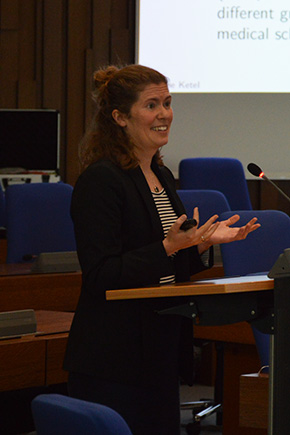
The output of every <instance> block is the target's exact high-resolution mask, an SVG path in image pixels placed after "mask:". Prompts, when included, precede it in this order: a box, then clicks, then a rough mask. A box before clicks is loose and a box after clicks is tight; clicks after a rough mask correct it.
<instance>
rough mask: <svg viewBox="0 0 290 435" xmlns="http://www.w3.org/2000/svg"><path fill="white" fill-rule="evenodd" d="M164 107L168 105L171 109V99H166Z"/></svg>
mask: <svg viewBox="0 0 290 435" xmlns="http://www.w3.org/2000/svg"><path fill="white" fill-rule="evenodd" d="M164 107H166V109H170V107H171V101H166V103H164Z"/></svg>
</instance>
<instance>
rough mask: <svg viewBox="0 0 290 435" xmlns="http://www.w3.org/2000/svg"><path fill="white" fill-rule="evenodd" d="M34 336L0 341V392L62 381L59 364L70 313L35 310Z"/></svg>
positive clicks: (63, 379) (63, 374)
mask: <svg viewBox="0 0 290 435" xmlns="http://www.w3.org/2000/svg"><path fill="white" fill-rule="evenodd" d="M35 314H36V319H37V334H40V335H37V334H36V335H29V336H23V337H21V338H13V339H6V340H0V391H9V390H19V389H21V388H29V387H39V386H46V385H52V384H56V383H62V382H66V380H67V372H65V371H63V369H62V363H63V357H64V352H65V349H66V343H67V338H68V331H69V329H70V326H71V322H72V319H73V313H59V312H55V311H52V312H47V311H36V313H35Z"/></svg>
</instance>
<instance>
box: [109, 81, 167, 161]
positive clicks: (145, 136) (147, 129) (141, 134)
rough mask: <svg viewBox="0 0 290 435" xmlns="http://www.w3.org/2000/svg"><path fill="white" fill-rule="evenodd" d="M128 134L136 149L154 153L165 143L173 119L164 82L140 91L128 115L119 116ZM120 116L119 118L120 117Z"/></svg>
mask: <svg viewBox="0 0 290 435" xmlns="http://www.w3.org/2000/svg"><path fill="white" fill-rule="evenodd" d="M121 118H122V121H121V122H123V124H121V123H120V122H118V120H117V119H116V120H117V122H118V123H119V125H121V126H122V127H124V128H125V130H126V132H127V134H128V136H129V137H130V138H131V139H132V141H133V142H134V144H135V146H136V147H137V148H138V149H142V150H148V151H149V149H152V151H154V153H155V152H156V150H157V149H158V148H160V147H162V146H163V145H165V144H167V142H168V138H169V131H170V126H171V123H172V119H173V111H172V108H171V95H170V94H169V91H168V87H167V85H166V84H165V83H160V84H158V85H155V84H151V85H148V86H146V87H145V89H144V90H143V91H142V92H140V94H139V98H138V100H137V101H136V103H134V104H133V105H132V107H131V110H130V114H129V116H125V115H122V116H121ZM121 118H120V119H121Z"/></svg>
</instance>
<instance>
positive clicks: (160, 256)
mask: <svg viewBox="0 0 290 435" xmlns="http://www.w3.org/2000/svg"><path fill="white" fill-rule="evenodd" d="M94 80H95V86H96V92H95V101H96V103H97V109H96V114H95V117H94V120H93V124H92V127H91V129H90V130H89V132H88V133H87V134H86V136H85V138H84V141H83V151H82V159H81V160H82V164H83V168H84V171H83V173H82V174H81V176H80V177H79V180H78V181H77V183H76V186H75V189H74V193H73V199H72V207H71V213H72V218H73V221H74V226H75V234H76V241H77V250H78V255H79V260H80V264H81V267H82V272H83V285H82V291H81V296H80V300H79V303H78V307H77V310H76V313H75V317H74V321H73V325H72V328H71V332H70V336H69V341H68V347H67V352H66V357H65V363H64V367H65V369H67V370H68V371H69V382H68V386H69V393H70V395H72V396H74V397H78V398H81V399H84V400H89V401H95V402H99V403H103V404H105V405H107V406H110V407H112V408H114V409H115V410H116V411H118V412H119V413H120V414H121V415H122V416H123V417H124V418H125V420H126V421H127V423H128V424H129V426H130V428H131V430H132V432H133V434H134V435H139V434H148V435H149V434H150V435H152V434H158V435H162V434H169V435H174V434H178V433H179V431H180V429H179V379H180V376H182V377H183V379H185V380H186V381H187V382H188V383H189V384H192V382H193V337H192V333H193V328H192V323H191V321H190V320H189V319H183V318H181V317H179V316H160V315H158V314H157V313H156V311H158V310H159V309H163V308H166V307H169V306H171V304H172V303H173V302H172V300H171V299H170V298H168V299H162V300H146V301H144V300H143V301H142V300H140V301H139V300H132V301H114V302H112V301H111V302H109V301H108V302H107V301H106V299H105V292H106V290H108V289H119V288H134V287H141V286H148V285H153V284H154V285H156V284H159V283H160V284H162V283H170V282H180V281H188V280H189V279H190V276H191V275H192V274H194V273H197V272H199V271H201V270H203V269H205V268H206V267H208V266H210V265H211V264H212V252H211V251H212V250H211V249H209V248H210V247H211V246H212V245H213V244H215V243H226V242H230V241H233V240H239V239H242V238H245V237H246V236H247V234H248V233H249V232H251V231H253V230H255V229H256V228H258V226H259V225H258V224H257V223H256V219H253V220H252V221H250V222H249V223H248V224H247V225H246V226H244V227H242V228H230V227H229V226H230V225H232V224H233V223H235V222H236V221H237V220H238V219H239V217H238V216H234V217H233V218H231V219H229V220H228V221H225V222H217V221H216V219H217V215H215V216H213V217H212V218H210V219H209V220H208V222H206V223H205V224H204V225H203V226H201V227H199V226H198V225H197V226H195V227H193V228H191V229H189V230H188V231H182V230H180V226H181V225H182V223H183V222H184V221H185V220H186V215H185V213H184V208H183V205H182V203H181V201H180V199H179V197H178V196H177V194H176V191H175V187H174V186H175V181H174V178H173V176H172V174H171V172H170V171H169V170H168V169H167V168H166V167H165V166H164V165H163V163H162V159H161V157H160V153H159V149H160V148H161V147H162V146H164V145H165V144H166V143H167V142H168V136H169V132H170V126H171V122H172V118H173V113H172V108H171V96H170V94H169V92H168V87H167V80H166V78H165V77H164V76H163V75H162V74H160V73H158V72H157V71H155V70H152V69H150V68H147V67H143V66H140V65H130V66H127V67H124V68H121V69H117V68H115V67H109V68H107V69H104V70H99V71H97V72H96V73H95V75H94ZM193 217H194V218H195V219H196V220H197V222H198V209H195V210H194V216H193ZM183 302H184V300H183ZM176 303H177V301H176V299H175V298H174V304H176Z"/></svg>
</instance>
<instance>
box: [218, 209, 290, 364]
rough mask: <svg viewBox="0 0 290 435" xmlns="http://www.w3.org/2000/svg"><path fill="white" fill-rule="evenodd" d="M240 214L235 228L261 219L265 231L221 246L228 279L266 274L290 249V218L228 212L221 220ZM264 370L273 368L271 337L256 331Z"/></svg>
mask: <svg viewBox="0 0 290 435" xmlns="http://www.w3.org/2000/svg"><path fill="white" fill-rule="evenodd" d="M233 213H238V214H239V215H240V217H241V219H240V220H239V221H238V222H237V224H235V226H243V225H244V224H245V223H247V222H248V221H249V220H250V219H251V218H252V217H257V218H258V221H259V223H260V224H261V227H260V228H258V229H257V230H256V231H254V232H253V233H251V234H249V235H248V237H247V238H246V239H245V240H241V241H238V242H232V243H226V244H222V245H220V246H221V254H222V260H223V266H224V272H225V276H242V275H249V274H257V273H265V274H267V273H268V272H269V270H270V269H271V268H272V266H273V265H274V263H275V261H276V260H277V258H278V257H279V255H280V254H281V253H282V252H283V251H284V249H287V248H289V247H290V217H289V216H288V215H287V214H286V213H284V212H282V211H278V210H256V211H253V210H252V211H251V210H244V211H237V212H233V211H231V212H225V213H222V214H221V220H225V219H228V218H229V217H230V216H232V215H233ZM253 333H254V336H255V340H256V344H257V350H258V354H259V357H260V360H261V364H262V366H267V365H269V335H268V334H264V333H262V332H260V331H258V330H257V329H256V328H253Z"/></svg>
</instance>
